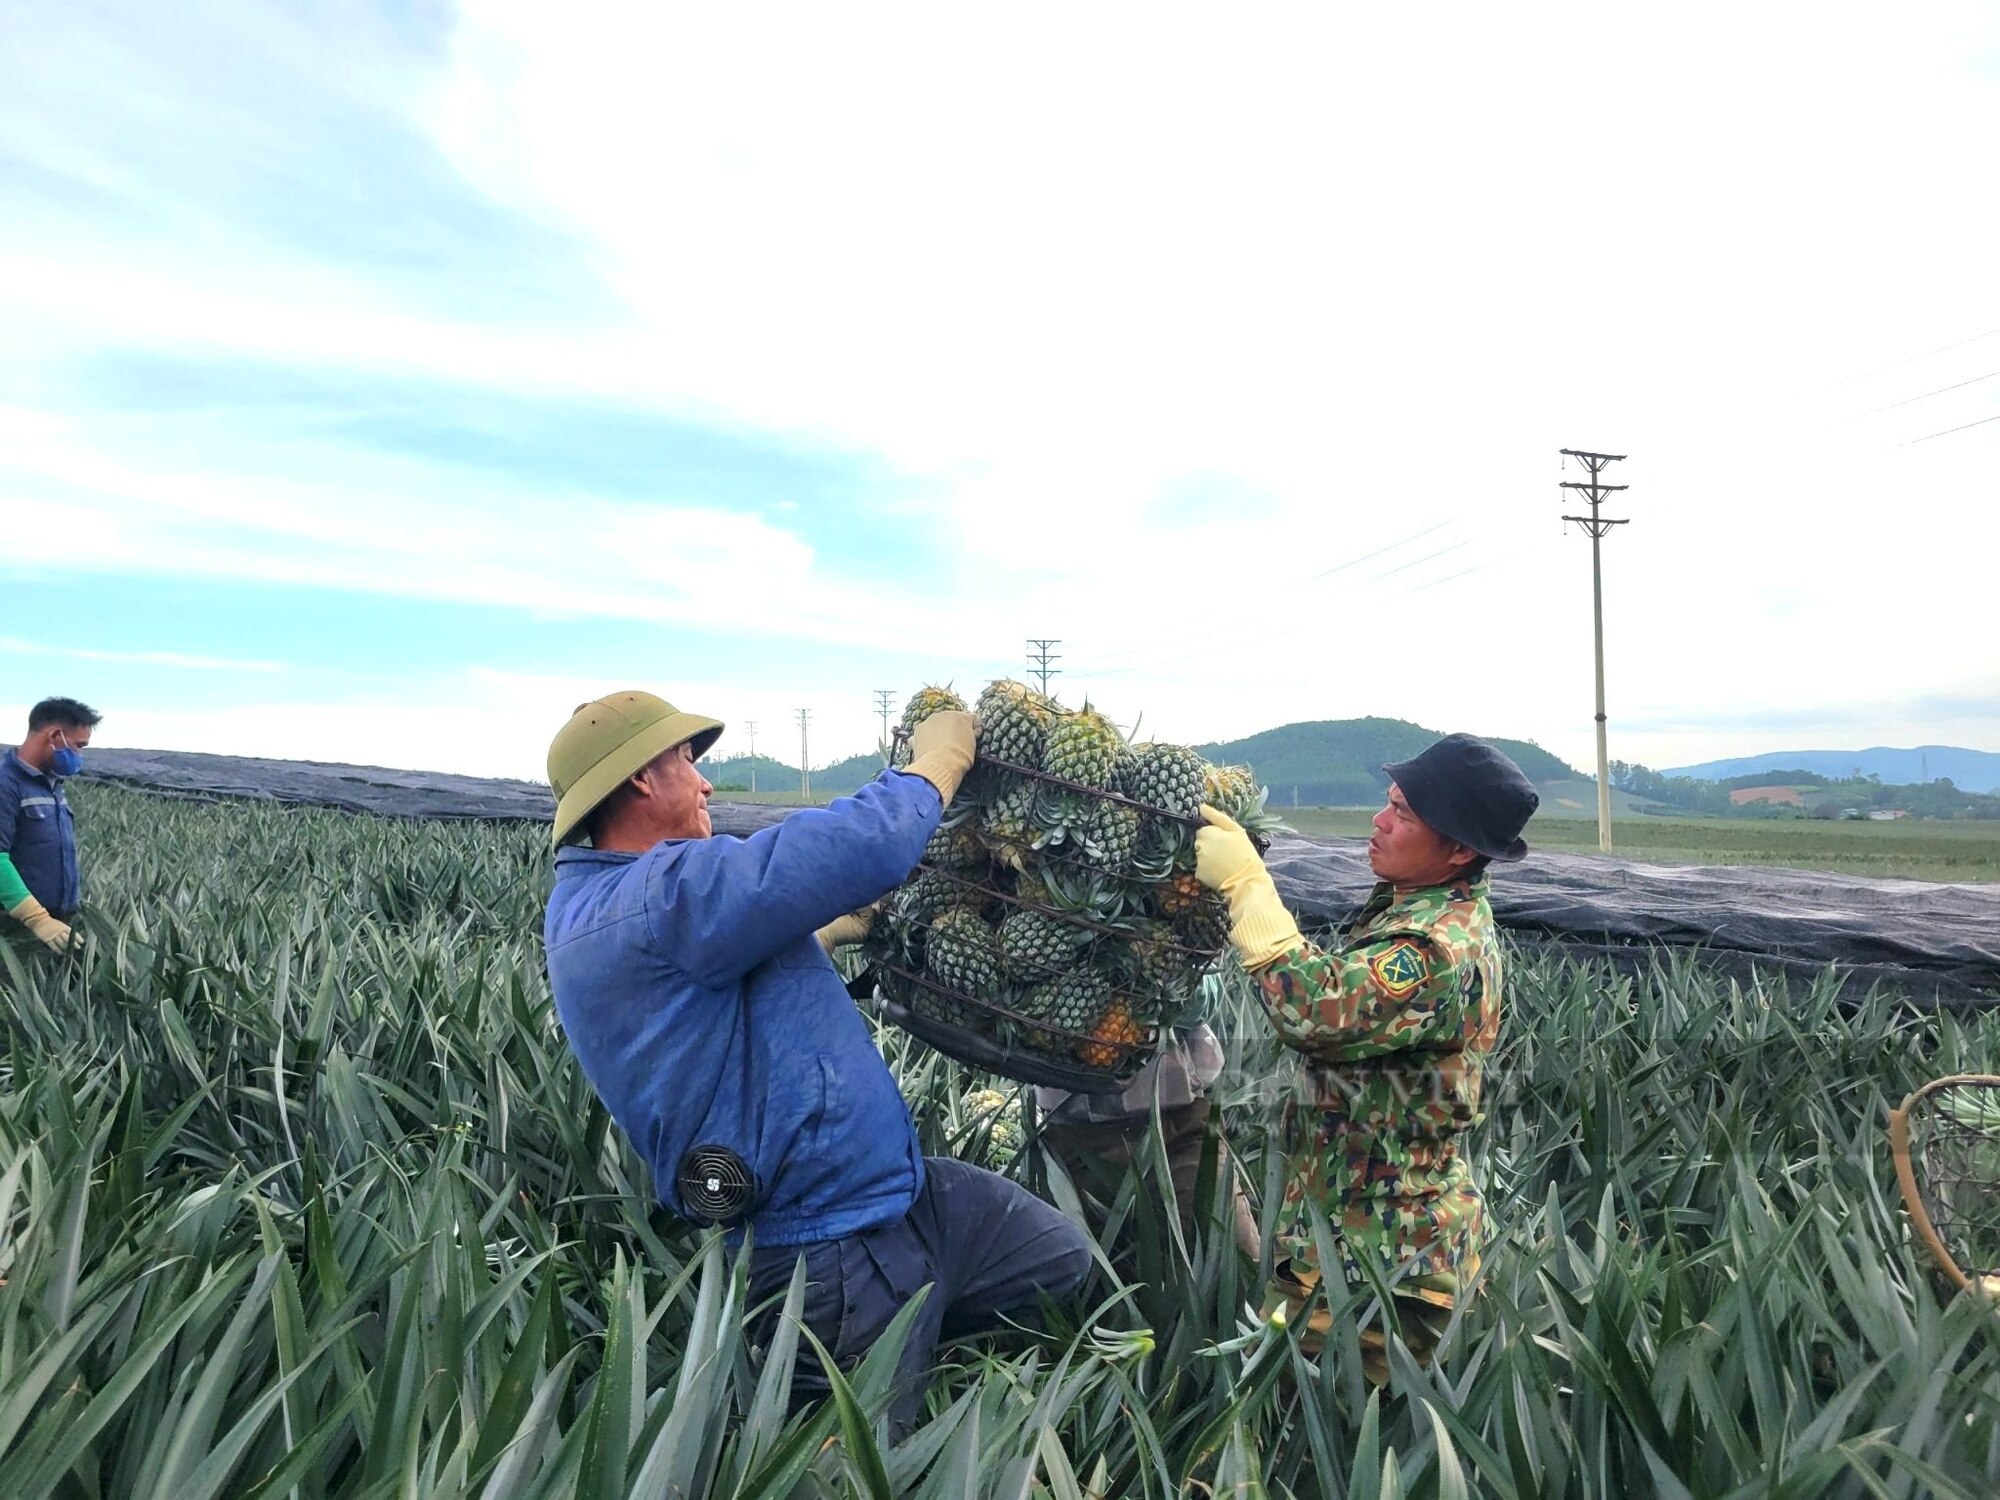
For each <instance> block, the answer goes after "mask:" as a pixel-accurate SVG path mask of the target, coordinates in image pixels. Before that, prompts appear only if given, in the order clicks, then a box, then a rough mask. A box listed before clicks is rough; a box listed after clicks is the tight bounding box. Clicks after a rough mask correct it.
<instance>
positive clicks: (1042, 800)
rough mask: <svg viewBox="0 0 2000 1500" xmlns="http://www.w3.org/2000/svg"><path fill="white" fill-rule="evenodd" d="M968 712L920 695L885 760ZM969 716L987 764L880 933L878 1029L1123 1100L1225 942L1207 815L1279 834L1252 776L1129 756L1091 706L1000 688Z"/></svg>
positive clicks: (1030, 1077)
mask: <svg viewBox="0 0 2000 1500" xmlns="http://www.w3.org/2000/svg"><path fill="white" fill-rule="evenodd" d="M966 707H967V705H966V703H965V701H964V700H963V699H962V698H960V697H959V696H958V695H957V694H956V693H954V692H952V691H951V689H950V688H939V687H928V688H925V689H923V690H922V691H920V692H918V693H917V694H916V695H915V696H914V697H912V698H911V699H910V701H909V703H908V704H907V705H906V706H905V708H904V710H903V717H902V723H901V726H900V729H899V732H898V735H897V744H896V748H895V750H894V753H893V756H892V763H893V764H896V765H902V764H906V763H907V761H908V756H909V749H908V745H909V735H910V733H911V732H912V731H914V730H915V729H916V727H917V726H918V725H919V724H921V723H923V721H924V720H925V719H927V718H929V717H930V716H931V715H932V714H934V713H940V712H943V711H946V710H962V709H964V708H966ZM977 710H978V715H979V724H980V729H979V748H978V760H977V762H976V763H975V764H974V766H973V769H972V772H971V774H970V775H969V776H968V777H967V779H966V782H965V784H964V785H963V786H962V787H961V788H960V789H959V792H958V795H957V796H956V797H955V798H954V799H953V800H952V802H951V804H950V806H948V807H947V808H946V809H945V812H944V819H943V821H942V823H941V824H940V826H939V828H938V831H937V833H936V834H935V835H934V836H933V837H932V839H931V841H930V843H929V845H928V846H927V847H926V848H925V850H924V855H923V859H922V862H921V863H920V864H919V865H918V867H917V870H916V872H915V874H914V875H913V876H912V878H911V879H910V880H909V881H908V882H907V883H906V884H905V885H904V886H903V887H902V888H901V889H899V890H898V891H896V892H895V893H894V894H893V895H892V896H891V897H890V899H888V900H887V901H885V902H884V903H882V909H881V911H880V913H879V914H878V915H877V917H876V919H875V922H874V926H873V929H872V931H871V932H870V933H869V938H868V943H867V949H866V955H867V960H868V963H869V966H870V969H871V978H872V979H873V981H874V984H875V986H876V988H877V990H878V991H879V994H880V997H881V998H882V1000H883V1001H885V1002H886V1005H885V1009H884V1014H885V1015H887V1016H888V1017H889V1018H890V1019H891V1020H893V1021H895V1022H896V1023H897V1024H899V1025H901V1026H903V1027H904V1028H906V1029H908V1030H910V1031H912V1032H914V1033H916V1034H917V1035H919V1036H921V1037H923V1038H924V1039H925V1040H926V1041H929V1042H931V1043H932V1044H933V1045H935V1046H937V1047H938V1048H939V1049H940V1050H942V1051H944V1052H946V1053H948V1054H950V1055H951V1056H953V1057H955V1058H957V1059H958V1060H960V1061H962V1062H969V1063H973V1064H977V1065H981V1066H985V1067H988V1068H991V1069H992V1070H994V1071H996V1072H999V1073H1001V1074H1003V1075H1005V1076H1006V1077H1009V1078H1013V1079H1017V1080H1022V1081H1026V1082H1031V1083H1045V1084H1051V1085H1057V1086H1061V1087H1067V1088H1072V1089H1081V1090H1085V1091H1091V1090H1101V1089H1105V1088H1112V1087H1115V1086H1116V1083H1117V1081H1118V1080H1120V1079H1124V1078H1129V1077H1130V1076H1131V1075H1132V1074H1133V1073H1135V1072H1137V1071H1138V1069H1139V1068H1140V1067H1142V1066H1143V1065H1144V1064H1145V1062H1146V1060H1147V1059H1148V1058H1149V1057H1150V1056H1152V1055H1153V1052H1154V1050H1155V1046H1156V1044H1157V1040H1158V1035H1159V1028H1160V1027H1161V1026H1163V1025H1165V1026H1172V1025H1175V1024H1177V1023H1183V1022H1187V1021H1189V1020H1192V1019H1197V1018H1198V1017H1199V1011H1200V1005H1199V997H1198V994H1197V990H1198V987H1199V984H1200V981H1201V977H1202V975H1203V974H1204V973H1205V972H1206V971H1207V970H1209V969H1210V968H1211V967H1213V966H1214V964H1215V963H1216V961H1217V959H1218V958H1219V957H1220V956H1221V954H1222V951H1223V949H1224V947H1225V946H1226V944H1227V940H1228V920H1227V910H1226V908H1225V907H1224V905H1223V902H1222V900H1221V898H1220V897H1218V896H1215V895H1213V894H1211V893H1210V892H1208V891H1205V890H1203V889H1202V887H1201V885H1200V883H1199V882H1198V881H1197V880H1196V879H1195V876H1194V832H1195V829H1196V828H1197V827H1198V826H1199V823H1200V820H1199V818H1198V816H1197V815H1198V814H1199V812H1200V810H1201V807H1202V805H1203V803H1208V804H1210V805H1213V806H1215V807H1217V808H1218V809H1220V810H1221V811H1223V812H1224V813H1226V814H1228V815H1230V816H1231V817H1233V818H1235V819H1236V820H1237V821H1238V822H1240V823H1241V824H1242V825H1243V826H1244V827H1245V828H1247V829H1249V830H1250V831H1251V833H1252V834H1253V836H1257V835H1261V834H1263V833H1264V832H1266V831H1267V830H1269V829H1271V828H1274V827H1278V826H1281V825H1279V824H1278V823H1277V822H1276V820H1275V819H1274V818H1272V817H1271V816H1270V814H1268V813H1267V812H1266V811H1265V807H1264V803H1265V794H1264V791H1263V789H1262V788H1261V787H1259V786H1258V785H1257V783H1256V781H1255V780H1254V779H1253V778H1252V776H1251V775H1250V772H1249V771H1248V770H1247V769H1245V768H1243V767H1241V766H1212V765H1209V764H1208V763H1207V762H1206V761H1204V760H1203V759H1202V758H1201V757H1200V756H1199V755H1197V754H1196V753H1195V752H1194V751H1192V750H1190V749H1188V748H1187V747H1185V746H1182V745H1168V744H1158V743H1147V744H1140V745H1133V744H1130V743H1128V742H1127V740H1126V737H1125V736H1124V735H1123V734H1122V733H1121V732H1120V731H1119V729H1118V727H1117V726H1116V725H1114V724H1113V723H1112V722H1111V721H1110V720H1109V719H1107V718H1106V717H1105V716H1104V715H1103V714H1101V713H1099V712H1098V711H1097V710H1095V709H1093V708H1091V707H1090V706H1089V705H1088V704H1086V705H1085V706H1084V707H1082V708H1081V709H1076V710H1070V709H1066V708H1064V707H1063V706H1062V705H1061V704H1059V703H1057V702H1056V701H1055V700H1054V699H1052V698H1049V697H1047V696H1045V695H1043V694H1041V693H1038V692H1036V691H1034V690H1033V689H1032V688H1029V687H1028V686H1026V685H1025V684H1023V683H1019V682H1014V681H1010V680H1007V679H1004V678H1003V679H1001V680H999V681H996V682H991V683H988V684H987V686H986V688H985V690H984V691H982V692H981V693H980V694H979V697H978V699H977Z"/></svg>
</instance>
